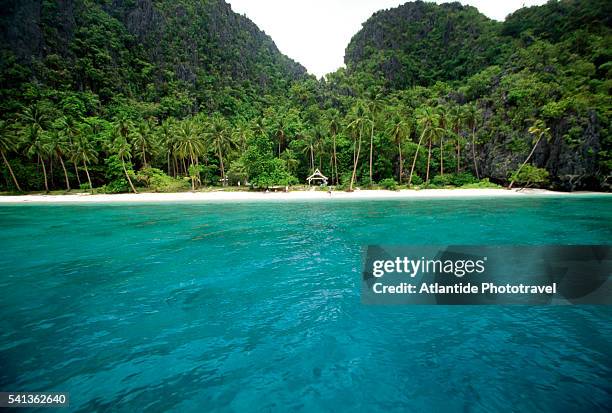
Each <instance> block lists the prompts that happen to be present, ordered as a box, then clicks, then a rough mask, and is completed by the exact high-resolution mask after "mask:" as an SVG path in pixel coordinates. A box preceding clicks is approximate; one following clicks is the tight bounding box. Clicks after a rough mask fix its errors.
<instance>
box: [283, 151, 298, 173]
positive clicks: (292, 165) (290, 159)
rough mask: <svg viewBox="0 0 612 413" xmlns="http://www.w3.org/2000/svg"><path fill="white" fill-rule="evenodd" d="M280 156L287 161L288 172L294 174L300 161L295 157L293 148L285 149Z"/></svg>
mask: <svg viewBox="0 0 612 413" xmlns="http://www.w3.org/2000/svg"><path fill="white" fill-rule="evenodd" d="M280 157H281V159H282V160H283V161H285V167H286V168H287V172H289V173H290V174H293V172H295V169H296V168H297V166H298V165H299V164H300V162H299V161H298V160H297V159H296V157H295V153H294V152H293V151H292V150H291V149H285V150H284V151H283V153H281V156H280Z"/></svg>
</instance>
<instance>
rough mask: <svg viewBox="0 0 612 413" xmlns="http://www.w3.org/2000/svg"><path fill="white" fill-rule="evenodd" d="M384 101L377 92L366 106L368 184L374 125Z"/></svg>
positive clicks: (372, 151)
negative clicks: (368, 143) (367, 117)
mask: <svg viewBox="0 0 612 413" xmlns="http://www.w3.org/2000/svg"><path fill="white" fill-rule="evenodd" d="M384 104H385V101H384V99H383V97H382V95H381V94H380V93H379V94H377V95H376V96H375V97H374V98H373V99H372V100H371V101H370V104H369V107H368V110H369V112H370V113H369V115H370V116H369V123H370V185H371V184H372V160H373V157H374V125H375V124H376V118H377V115H378V113H379V111H380V110H381V109H382V108H383V107H384Z"/></svg>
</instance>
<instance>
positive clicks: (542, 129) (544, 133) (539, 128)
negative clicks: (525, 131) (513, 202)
mask: <svg viewBox="0 0 612 413" xmlns="http://www.w3.org/2000/svg"><path fill="white" fill-rule="evenodd" d="M529 133H530V134H531V135H533V136H535V137H536V140H535V143H534V144H533V148H531V152H529V155H528V156H527V159H525V162H523V163H522V164H521V166H520V167H519V168H518V170H517V171H516V174H515V175H514V176H515V179H516V177H517V176H518V175H519V173H521V169H523V167H524V166H525V165H526V164H527V162H529V159H531V157H532V156H533V153H534V152H535V150H536V147H537V146H538V143H540V141H541V140H542V138H543V137H546V139H547V140H549V139H550V137H551V134H550V128H547V127H546V123H544V121H542V120H536V121H535V122H534V123H533V125H532V126H531V127H530V128H529ZM515 179H513V180H512V181H511V182H510V185H508V189H512V185H514V181H515Z"/></svg>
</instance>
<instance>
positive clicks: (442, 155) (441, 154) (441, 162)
mask: <svg viewBox="0 0 612 413" xmlns="http://www.w3.org/2000/svg"><path fill="white" fill-rule="evenodd" d="M440 175H442V176H444V137H443V136H441V137H440Z"/></svg>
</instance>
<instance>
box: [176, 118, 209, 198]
mask: <svg viewBox="0 0 612 413" xmlns="http://www.w3.org/2000/svg"><path fill="white" fill-rule="evenodd" d="M176 133H177V134H176V140H177V142H176V153H177V155H178V157H179V158H180V159H182V160H185V158H189V161H190V165H192V166H194V167H197V166H198V165H199V162H198V158H199V157H200V156H202V154H204V153H205V152H206V145H205V143H204V139H202V131H201V128H200V127H199V126H198V125H197V124H196V122H195V121H194V120H193V119H185V120H183V121H182V122H181V123H180V125H179V127H178V128H177V130H176ZM184 169H185V172H188V168H184ZM191 188H192V189H193V190H195V179H192V181H191Z"/></svg>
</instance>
